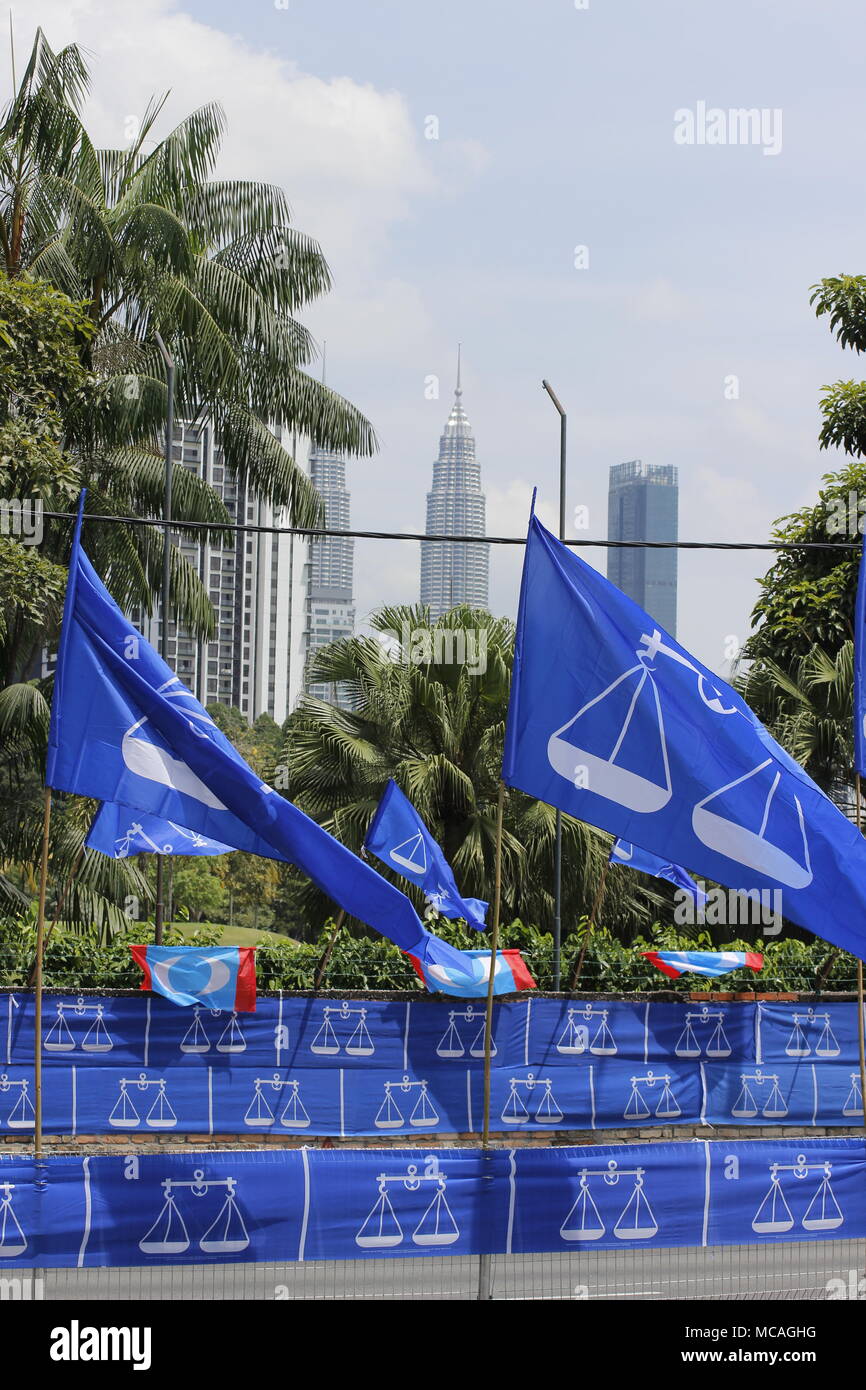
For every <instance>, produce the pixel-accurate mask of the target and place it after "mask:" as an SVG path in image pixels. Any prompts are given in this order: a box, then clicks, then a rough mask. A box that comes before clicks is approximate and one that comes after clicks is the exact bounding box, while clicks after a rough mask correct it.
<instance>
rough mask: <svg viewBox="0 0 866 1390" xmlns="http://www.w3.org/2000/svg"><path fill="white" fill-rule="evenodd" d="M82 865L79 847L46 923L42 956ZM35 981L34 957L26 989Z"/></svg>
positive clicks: (82, 859)
mask: <svg viewBox="0 0 866 1390" xmlns="http://www.w3.org/2000/svg"><path fill="white" fill-rule="evenodd" d="M83 863H84V846H83V845H82V846H81V849H80V850H79V851H78V858H77V859H76V861H75V863H74V864H73V866H72V869H71V870H70V872H69V876H68V877H67V879H66V882H65V884H64V885H63V892H62V893H61V894H60V897H59V899H58V902H57V906H56V907H55V909H54V914H53V916H52V918H51V921H50V922H49V923H48V930H47V932H46V933H45V942H44V944H43V954H44V952H45V951H47V950H48V946H49V943H50V941H51V933H52V932H53V931H54V928H55V927H56V926H57V920H58V918H59V916H60V914H61V912H62V911H63V909H64V907H65V906H66V899H67V898H68V897H69V894H70V893H71V891H72V885H73V884H74V882H75V880H76V879H77V877H78V870H79V869H80V868H81V865H82V864H83ZM35 979H36V959H35V957H34V960H33V965H32V966H31V967H30V975H29V977H28V980H27V988H28V989H31V988H32V986H33V982H34V980H35Z"/></svg>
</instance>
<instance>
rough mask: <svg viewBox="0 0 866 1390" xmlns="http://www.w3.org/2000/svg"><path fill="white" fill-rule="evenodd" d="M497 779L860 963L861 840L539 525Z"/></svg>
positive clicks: (747, 715)
mask: <svg viewBox="0 0 866 1390" xmlns="http://www.w3.org/2000/svg"><path fill="white" fill-rule="evenodd" d="M503 776H504V778H505V780H506V782H508V784H509V785H510V786H514V787H519V788H521V789H522V790H523V791H525V792H527V793H528V794H529V795H530V796H534V797H538V798H540V799H541V800H542V801H547V802H549V803H550V804H551V805H553V806H557V807H559V808H560V809H561V810H563V811H565V812H567V813H568V814H569V815H572V816H576V817H577V818H578V819H579V820H583V821H587V822H589V823H590V824H591V825H595V826H599V827H600V828H601V829H603V830H606V831H608V832H610V833H611V834H613V835H616V836H621V837H622V838H623V839H624V840H627V841H629V842H630V843H632V844H639V845H641V846H642V847H643V848H644V849H645V850H647V851H649V853H651V854H656V855H659V856H660V857H664V858H668V857H669V858H670V859H671V860H673V861H674V862H675V863H678V864H688V865H689V867H690V868H691V869H692V870H694V871H697V872H698V873H700V874H703V875H705V876H706V877H707V878H709V879H712V880H713V881H715V882H716V883H722V884H725V885H727V886H728V887H731V888H734V889H738V890H749V889H758V890H761V889H763V890H767V889H770V890H772V889H777V890H780V891H781V893H782V911H783V913H784V916H785V917H786V918H788V919H789V920H790V921H792V922H796V923H798V924H799V925H800V926H802V927H806V928H807V929H808V930H809V931H812V932H814V933H815V934H816V935H818V936H822V937H824V938H825V939H826V940H828V941H832V942H833V943H834V945H836V946H840V947H841V948H842V949H843V950H846V951H850V952H852V953H853V954H854V955H857V956H860V957H863V956H864V955H866V840H864V837H863V836H862V835H861V834H860V832H859V831H858V830H857V829H856V827H855V826H854V825H852V823H851V822H850V821H849V820H848V819H847V818H846V817H845V816H844V815H843V814H842V812H841V811H839V810H838V809H837V807H835V806H834V805H833V803H832V802H831V801H830V800H829V799H828V798H827V797H826V796H825V795H824V793H823V792H822V791H821V790H820V789H819V788H818V787H817V786H816V785H815V783H814V782H813V781H812V780H811V778H810V777H808V776H807V774H806V773H805V772H804V771H803V769H802V768H801V767H799V766H798V764H797V763H795V762H794V760H793V759H792V758H790V757H789V756H788V754H787V753H786V752H785V751H784V750H783V749H782V748H781V747H780V746H779V745H778V744H777V743H776V742H775V740H774V739H773V738H772V737H771V736H770V734H769V733H768V732H767V730H766V729H765V728H764V727H763V726H762V725H761V723H760V722H759V721H758V719H757V718H756V717H755V715H754V714H753V713H752V711H751V710H750V709H749V707H748V706H747V705H746V704H745V703H744V701H743V700H742V699H741V698H740V696H739V695H737V694H736V692H735V691H734V690H733V689H732V688H731V687H730V686H729V685H727V684H726V683H725V682H724V681H723V680H721V679H720V677H718V676H716V675H713V674H712V672H710V671H709V670H708V669H707V668H706V667H705V666H703V665H702V664H701V663H700V662H699V661H698V660H697V659H696V658H695V657H693V656H691V655H690V654H689V652H687V651H686V650H685V648H683V647H681V646H680V645H679V643H677V642H676V641H675V639H674V638H673V637H671V636H670V634H669V633H667V632H665V631H664V630H663V629H661V628H660V627H659V626H658V624H657V623H655V622H654V621H653V619H652V618H650V617H648V616H647V614H646V613H644V612H643V610H642V609H640V608H639V607H638V606H637V604H635V603H633V602H632V601H631V599H629V598H627V597H626V596H625V595H624V594H622V593H620V591H619V590H618V589H617V588H615V586H614V585H613V584H610V583H609V582H608V580H606V579H604V578H603V577H602V576H601V575H600V574H598V573H597V571H596V570H594V569H591V568H590V566H589V565H587V564H585V563H584V561H583V560H581V559H580V558H579V556H577V555H574V554H572V553H571V551H570V550H569V549H568V547H567V546H565V545H563V544H562V543H561V542H560V541H558V540H556V539H555V537H553V536H552V535H551V534H550V533H549V532H548V531H546V530H545V529H544V527H543V526H542V525H541V524H540V523H539V521H538V520H537V519H536V518H535V517H534V516H533V518H532V520H531V521H530V526H529V536H528V540H527V547H526V557H525V560H524V567H523V579H522V583H521V593H520V608H519V613H518V626H517V642H516V650H515V663H514V675H513V679H512V687H511V700H510V704H509V710H508V725H507V731H506V744H505V759H504V765H503Z"/></svg>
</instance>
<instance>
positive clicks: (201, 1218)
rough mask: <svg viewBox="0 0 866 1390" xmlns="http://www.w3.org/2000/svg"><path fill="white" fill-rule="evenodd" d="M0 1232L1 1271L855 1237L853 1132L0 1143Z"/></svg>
mask: <svg viewBox="0 0 866 1390" xmlns="http://www.w3.org/2000/svg"><path fill="white" fill-rule="evenodd" d="M0 1233H2V1239H0V1276H2V1277H4V1278H8V1277H9V1275H10V1272H11V1271H13V1270H15V1269H39V1268H56V1267H73V1268H75V1267H78V1268H83V1269H91V1268H98V1267H100V1266H124V1267H127V1268H128V1267H135V1266H139V1267H143V1266H154V1265H166V1266H175V1267H178V1268H182V1267H184V1266H186V1265H193V1264H195V1265H201V1264H222V1263H232V1264H233V1263H238V1262H241V1263H247V1262H249V1263H252V1262H258V1263H265V1262H268V1263H274V1264H282V1263H288V1262H295V1261H310V1260H363V1259H382V1258H391V1259H399V1258H402V1257H403V1256H415V1257H418V1256H419V1255H427V1256H436V1255H445V1256H447V1255H477V1254H498V1253H501V1254H520V1253H531V1252H559V1253H564V1252H568V1251H569V1250H618V1251H620V1252H625V1251H627V1250H629V1249H632V1250H635V1249H649V1248H658V1249H659V1250H663V1249H671V1248H673V1247H684V1246H692V1247H697V1246H724V1245H750V1246H757V1245H768V1244H779V1243H780V1242H785V1241H816V1240H818V1241H820V1240H840V1239H841V1240H855V1239H856V1240H862V1239H863V1238H864V1237H866V1145H864V1141H863V1139H862V1138H851V1139H804V1138H802V1137H797V1138H793V1139H791V1138H785V1139H781V1138H780V1139H773V1140H751V1141H742V1140H741V1141H732V1140H730V1139H724V1140H719V1141H716V1142H701V1143H692V1144H635V1145H628V1144H617V1145H615V1146H610V1147H605V1146H598V1145H592V1146H588V1147H584V1148H580V1147H569V1146H563V1147H557V1148H536V1147H527V1148H523V1149H512V1150H507V1149H505V1150H496V1149H494V1150H492V1151H489V1152H487V1153H486V1154H485V1153H482V1152H481V1150H479V1149H457V1148H440V1149H433V1150H431V1149H429V1148H423V1149H412V1148H405V1149H389V1150H387V1151H383V1150H382V1149H378V1150H366V1151H365V1150H352V1149H341V1150H332V1151H330V1152H329V1151H322V1150H316V1149H307V1150H304V1151H299V1150H290V1149H271V1150H269V1151H266V1152H263V1151H256V1150H252V1151H250V1150H246V1151H241V1152H234V1153H228V1152H212V1151H210V1152H195V1151H193V1152H190V1153H171V1152H166V1151H161V1152H156V1153H141V1154H138V1155H136V1157H135V1160H134V1166H133V1161H132V1160H131V1159H129V1158H125V1159H124V1158H118V1157H112V1156H108V1155H107V1156H104V1157H103V1156H101V1155H100V1156H96V1157H81V1156H79V1155H66V1154H57V1155H55V1154H48V1155H46V1156H45V1158H44V1159H43V1160H42V1161H41V1163H40V1165H39V1167H38V1169H37V1167H36V1165H35V1164H34V1162H33V1160H32V1159H31V1158H18V1157H11V1158H10V1157H6V1156H4V1155H0ZM852 1249H853V1247H852ZM840 1273H841V1274H842V1275H843V1276H845V1277H847V1267H846V1269H844V1270H841V1271H840ZM856 1280H857V1276H856V1274H855V1277H854V1282H855V1285H856ZM841 1296H844V1295H841ZM854 1296H855V1297H856V1293H855V1295H854Z"/></svg>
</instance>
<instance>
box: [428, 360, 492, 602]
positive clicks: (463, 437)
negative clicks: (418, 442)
mask: <svg viewBox="0 0 866 1390" xmlns="http://www.w3.org/2000/svg"><path fill="white" fill-rule="evenodd" d="M461 359H462V351H461V346H460V345H458V348H457V385H456V387H455V390H454V404H453V406H452V407H451V412H450V414H449V416H448V419H447V421H446V423H445V429H444V431H443V433H442V435H441V436H440V439H439V456H438V458H437V459H436V462H435V463H434V464H433V486H432V488H431V490H430V491H429V492H428V494H427V523H426V528H425V534H426V535H428V536H440V537H446V536H471V537H476V536H477V537H478V538H479V539H483V537H484V536H485V535H486V506H485V497H484V493H483V492H482V491H481V469H480V466H479V464H478V461H477V459H476V457H475V436H474V435H473V433H472V426H471V424H470V423H469V419H468V417H467V415H466V411H465V410H464V408H463V384H462V377H461V367H462V360H461ZM489 564H490V554H489V546H487V545H484V544H479V545H476V544H474V543H473V542H467V541H456V540H455V541H448V540H429V541H422V542H421V602H422V604H426V605H427V607H428V608H429V609H430V616H431V618H433V619H436V618H438V617H440V616H441V615H442V614H443V613H447V612H448V610H449V609H450V608H453V607H454V606H455V605H456V604H468V605H469V606H470V607H471V608H487V607H488V601H489V600H488V591H489Z"/></svg>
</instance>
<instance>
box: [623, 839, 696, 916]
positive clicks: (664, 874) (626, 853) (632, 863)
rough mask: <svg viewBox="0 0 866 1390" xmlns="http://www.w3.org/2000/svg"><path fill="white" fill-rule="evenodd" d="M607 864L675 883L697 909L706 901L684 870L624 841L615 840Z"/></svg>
mask: <svg viewBox="0 0 866 1390" xmlns="http://www.w3.org/2000/svg"><path fill="white" fill-rule="evenodd" d="M609 862H610V863H611V864H627V865H628V867H629V868H630V869H638V870H639V871H640V873H642V874H652V876H653V878H665V879H667V881H668V883H675V884H676V886H677V888H682V889H683V890H684V892H686V893H690V894H691V896H692V898H694V900H695V903H696V904H697V906H698V907H702V906H703V904H704V903H705V902H706V900H707V895H706V893H704V892H702V891H701V889H700V888H699V887H698V885H697V884H696V883H695V881H694V879H693V878H692V877H691V875H690V874H687V873H686V871H685V869H681V868H680V866H679V864H671V863H670V861H669V860H666V859H659V857H658V855H656V854H648V853H647V851H646V850H645V849H639V848H638V846H637V845H630V844H629V843H628V842H627V841H626V840H616V841H615V842H614V846H613V849H612V850H611V852H610V857H609Z"/></svg>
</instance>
